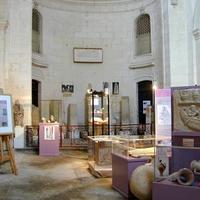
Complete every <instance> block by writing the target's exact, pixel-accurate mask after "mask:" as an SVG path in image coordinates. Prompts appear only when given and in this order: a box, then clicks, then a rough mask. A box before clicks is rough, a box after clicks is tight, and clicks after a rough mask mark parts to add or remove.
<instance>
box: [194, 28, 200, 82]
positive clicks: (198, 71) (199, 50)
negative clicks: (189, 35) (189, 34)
mask: <svg viewBox="0 0 200 200" xmlns="http://www.w3.org/2000/svg"><path fill="white" fill-rule="evenodd" d="M193 35H194V38H195V50H196V68H195V70H194V77H195V83H196V84H198V85H199V84H200V80H199V76H200V57H199V54H200V29H195V30H194V31H193Z"/></svg>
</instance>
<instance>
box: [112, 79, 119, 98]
mask: <svg viewBox="0 0 200 200" xmlns="http://www.w3.org/2000/svg"><path fill="white" fill-rule="evenodd" d="M112 94H114V95H118V94H119V82H112Z"/></svg>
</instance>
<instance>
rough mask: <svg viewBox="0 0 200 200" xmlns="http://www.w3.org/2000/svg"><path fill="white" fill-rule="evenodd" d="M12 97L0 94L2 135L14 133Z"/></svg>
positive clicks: (0, 133) (0, 131)
mask: <svg viewBox="0 0 200 200" xmlns="http://www.w3.org/2000/svg"><path fill="white" fill-rule="evenodd" d="M13 132H14V130H13V112H12V97H11V96H10V95H0V135H8V134H13Z"/></svg>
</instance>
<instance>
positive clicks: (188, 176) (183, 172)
mask: <svg viewBox="0 0 200 200" xmlns="http://www.w3.org/2000/svg"><path fill="white" fill-rule="evenodd" d="M168 180H170V181H172V182H177V183H179V184H180V185H186V186H189V185H192V184H193V182H194V174H193V172H192V171H191V170H190V169H187V168H183V169H180V170H178V171H177V172H174V173H172V174H171V175H170V176H169V177H168Z"/></svg>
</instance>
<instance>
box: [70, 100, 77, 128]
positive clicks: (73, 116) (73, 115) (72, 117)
mask: <svg viewBox="0 0 200 200" xmlns="http://www.w3.org/2000/svg"><path fill="white" fill-rule="evenodd" d="M77 124H78V118H77V105H76V104H69V106H68V125H77Z"/></svg>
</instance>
